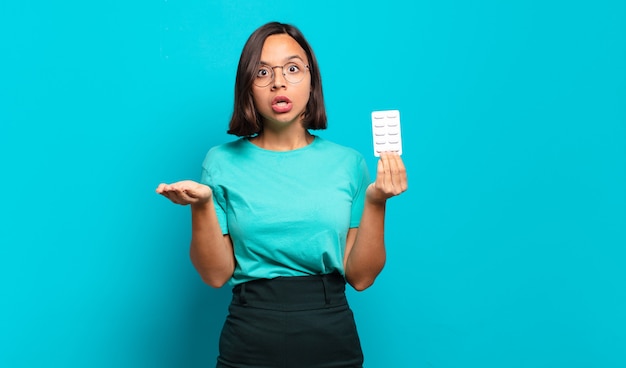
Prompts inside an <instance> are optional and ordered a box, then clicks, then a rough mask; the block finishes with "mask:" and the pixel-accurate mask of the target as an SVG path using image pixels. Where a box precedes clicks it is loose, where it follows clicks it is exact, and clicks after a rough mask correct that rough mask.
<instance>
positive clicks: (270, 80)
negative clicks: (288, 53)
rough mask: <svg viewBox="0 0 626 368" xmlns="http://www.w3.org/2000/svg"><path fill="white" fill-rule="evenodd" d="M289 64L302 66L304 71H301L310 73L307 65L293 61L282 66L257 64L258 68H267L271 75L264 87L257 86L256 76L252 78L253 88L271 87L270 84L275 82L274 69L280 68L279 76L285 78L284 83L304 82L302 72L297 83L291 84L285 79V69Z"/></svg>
mask: <svg viewBox="0 0 626 368" xmlns="http://www.w3.org/2000/svg"><path fill="white" fill-rule="evenodd" d="M289 64H295V65H302V66H304V69H303V70H304V71H309V72H310V69H309V65H308V64H304V63H302V64H301V63H298V62H295V61H289V62H287V63H285V64H284V65H276V66H271V65H267V64H259V68H261V67H264V66H265V67H268V68H269V70H270V71H271V72H272V74H271V76H270V78H268V82H267V84H265V85H259V84H257V81H258V79H257V76H256V75H255V76H254V81H253V82H252V83H253V84H254V85H255V86H257V87H261V88H264V87H267V86H269V85H271V84H272V82H273V81H274V80H275V78H276V73H275V72H274V69H276V68H280V69H281V70H282V72H281V74H282V75H283V78H285V82H287V83H289V84H298V83H300V82H302V81H303V80H304V75H305V72H303V73H302V79H300V80H299V81H297V82H291V81H289V80H288V79H287V74H286V73H285V67H287V65H289Z"/></svg>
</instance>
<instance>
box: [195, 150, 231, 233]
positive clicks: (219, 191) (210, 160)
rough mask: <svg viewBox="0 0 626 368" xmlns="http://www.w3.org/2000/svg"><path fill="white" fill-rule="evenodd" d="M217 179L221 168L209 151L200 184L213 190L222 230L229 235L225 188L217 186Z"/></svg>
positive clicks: (203, 164)
mask: <svg viewBox="0 0 626 368" xmlns="http://www.w3.org/2000/svg"><path fill="white" fill-rule="evenodd" d="M217 178H219V168H218V167H217V166H216V165H215V160H214V157H213V152H212V151H209V152H208V153H207V155H206V157H205V159H204V162H203V163H202V175H201V177H200V182H201V183H202V184H206V185H208V186H209V187H210V188H211V191H212V192H213V204H214V207H215V214H216V215H217V221H218V222H219V224H220V228H221V229H222V234H228V219H227V216H226V209H227V203H226V194H225V193H224V188H223V187H221V186H220V185H218V184H217V180H216V179H217Z"/></svg>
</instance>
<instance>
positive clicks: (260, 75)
mask: <svg viewBox="0 0 626 368" xmlns="http://www.w3.org/2000/svg"><path fill="white" fill-rule="evenodd" d="M269 75H270V71H269V70H267V68H261V69H259V71H258V72H257V73H256V76H257V78H267V77H268V76H269Z"/></svg>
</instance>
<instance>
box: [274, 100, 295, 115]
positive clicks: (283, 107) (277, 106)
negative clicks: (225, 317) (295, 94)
mask: <svg viewBox="0 0 626 368" xmlns="http://www.w3.org/2000/svg"><path fill="white" fill-rule="evenodd" d="M292 108H293V103H292V102H291V100H290V99H289V98H288V97H286V96H276V97H274V98H273V99H272V110H273V111H274V112H276V113H285V112H289V111H291V109H292Z"/></svg>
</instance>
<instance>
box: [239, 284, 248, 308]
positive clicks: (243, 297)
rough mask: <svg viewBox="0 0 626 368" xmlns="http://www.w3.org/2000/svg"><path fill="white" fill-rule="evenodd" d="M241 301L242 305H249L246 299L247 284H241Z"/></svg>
mask: <svg viewBox="0 0 626 368" xmlns="http://www.w3.org/2000/svg"><path fill="white" fill-rule="evenodd" d="M239 303H241V305H248V301H247V300H246V284H245V283H243V284H241V291H240V292H239Z"/></svg>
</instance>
